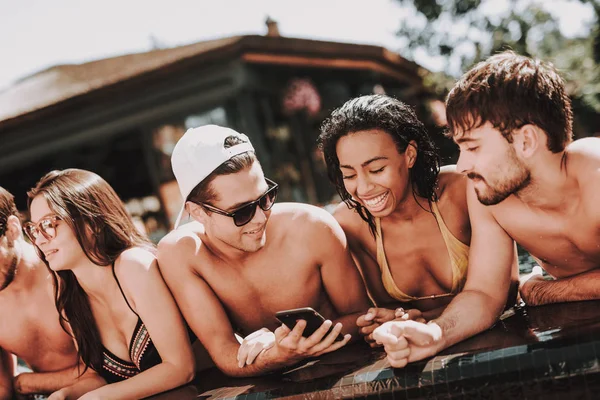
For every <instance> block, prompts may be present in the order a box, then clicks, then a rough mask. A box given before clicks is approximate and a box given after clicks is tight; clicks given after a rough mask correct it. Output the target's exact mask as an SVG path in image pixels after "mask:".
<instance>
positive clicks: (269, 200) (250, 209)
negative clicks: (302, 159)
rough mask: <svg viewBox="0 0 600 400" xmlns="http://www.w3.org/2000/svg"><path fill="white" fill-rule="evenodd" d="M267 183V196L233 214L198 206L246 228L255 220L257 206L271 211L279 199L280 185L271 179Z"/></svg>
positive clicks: (205, 205)
mask: <svg viewBox="0 0 600 400" xmlns="http://www.w3.org/2000/svg"><path fill="white" fill-rule="evenodd" d="M265 181H267V184H268V185H269V189H267V191H266V192H265V194H263V195H262V196H260V197H259V198H258V199H256V200H254V201H251V202H250V203H247V204H244V205H243V206H241V207H239V208H237V209H235V210H233V211H231V212H227V211H225V210H221V209H220V208H217V207H213V206H211V205H210V204H206V203H198V204H199V205H200V206H202V207H204V208H206V209H207V210H209V211H212V212H214V213H217V214H221V215H225V216H227V217H231V218H233V223H234V224H235V226H244V225H246V224H247V223H248V222H250V221H252V218H254V215H255V214H256V207H257V206H258V207H260V208H261V209H262V210H263V211H269V210H270V209H271V207H273V204H275V199H276V198H277V190H278V189H279V185H278V184H277V183H275V182H273V181H272V180H270V179H269V178H265Z"/></svg>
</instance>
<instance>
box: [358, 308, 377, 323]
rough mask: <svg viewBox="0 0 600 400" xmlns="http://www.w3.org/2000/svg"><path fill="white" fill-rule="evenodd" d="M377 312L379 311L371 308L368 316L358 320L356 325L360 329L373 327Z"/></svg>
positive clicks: (362, 316) (365, 315)
mask: <svg viewBox="0 0 600 400" xmlns="http://www.w3.org/2000/svg"><path fill="white" fill-rule="evenodd" d="M376 310H377V309H376V308H373V307H372V308H369V310H368V311H367V313H366V314H364V315H361V316H360V317H358V319H357V320H356V325H357V326H359V327H362V326H369V325H371V324H372V323H373V322H372V321H373V318H375V314H376Z"/></svg>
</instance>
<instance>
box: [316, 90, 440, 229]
mask: <svg viewBox="0 0 600 400" xmlns="http://www.w3.org/2000/svg"><path fill="white" fill-rule="evenodd" d="M370 129H380V130H382V131H384V132H387V133H388V134H389V135H390V136H391V137H392V139H393V140H394V142H395V143H396V148H397V149H398V152H399V153H404V152H405V151H406V148H407V147H408V146H409V145H411V144H410V142H411V141H413V140H414V141H415V143H416V148H417V150H418V151H417V159H416V161H415V164H414V165H413V167H412V168H411V169H410V172H409V179H410V182H409V184H410V185H411V186H412V192H413V196H414V197H415V199H416V196H419V197H422V198H425V199H427V200H429V201H430V202H431V201H436V200H437V196H436V188H437V181H438V174H439V172H440V156H439V154H438V151H437V148H436V147H435V145H434V143H433V141H432V140H431V137H430V136H429V134H428V133H427V130H426V129H425V125H423V123H422V122H421V121H419V119H418V118H417V115H416V114H415V112H414V110H413V109H412V108H411V107H410V106H408V105H407V104H404V103H403V102H401V101H399V100H397V99H395V98H393V97H389V96H386V95H368V96H361V97H357V98H354V99H352V100H348V101H347V102H346V103H345V104H344V105H343V106H341V107H340V108H337V109H336V110H334V111H333V112H332V113H331V116H330V117H329V118H328V119H326V120H325V121H324V122H323V124H322V125H321V134H320V135H319V139H318V145H319V148H320V149H321V150H322V151H323V154H324V156H325V162H326V164H327V173H328V175H329V179H330V180H331V182H332V183H333V184H334V185H335V187H336V189H337V192H338V193H339V195H340V197H341V198H342V200H343V201H344V202H345V203H346V205H348V207H349V208H354V209H356V210H357V212H358V215H360V217H361V218H362V219H363V220H365V221H366V222H367V223H368V224H369V228H370V229H371V232H372V233H373V234H375V221H374V218H373V216H372V215H371V213H370V212H369V211H368V210H367V209H366V208H365V207H363V206H362V205H361V204H360V203H359V202H357V201H356V200H354V199H353V198H352V196H351V195H350V193H348V191H347V190H346V187H345V186H344V180H343V178H342V172H341V170H340V161H339V159H338V157H337V153H336V145H337V142H338V140H339V139H340V138H341V137H342V136H346V135H348V134H351V133H353V132H358V131H364V130H370Z"/></svg>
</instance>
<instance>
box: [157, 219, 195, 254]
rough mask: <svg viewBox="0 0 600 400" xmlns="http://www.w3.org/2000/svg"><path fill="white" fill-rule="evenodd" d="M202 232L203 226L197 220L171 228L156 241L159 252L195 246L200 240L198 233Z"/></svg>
mask: <svg viewBox="0 0 600 400" xmlns="http://www.w3.org/2000/svg"><path fill="white" fill-rule="evenodd" d="M203 233H204V227H203V226H202V224H201V223H199V222H195V221H194V222H190V223H188V224H185V225H182V226H181V227H179V229H175V230H172V231H171V232H169V233H168V234H167V235H165V236H164V237H163V238H162V239H161V240H160V242H159V243H158V252H159V254H160V253H161V252H164V251H167V250H168V251H173V250H178V251H179V250H182V249H185V248H188V247H196V245H198V244H199V242H201V240H200V235H202V234H203Z"/></svg>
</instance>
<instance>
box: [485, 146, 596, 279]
mask: <svg viewBox="0 0 600 400" xmlns="http://www.w3.org/2000/svg"><path fill="white" fill-rule="evenodd" d="M564 168H565V170H566V174H567V184H566V188H565V191H563V192H562V193H557V194H556V195H557V196H563V197H565V205H564V207H561V208H560V209H556V210H550V211H549V210H542V209H540V208H537V207H534V206H531V205H527V204H525V203H523V202H522V201H521V200H520V199H519V198H517V197H516V196H510V197H509V198H507V199H506V200H505V201H503V202H501V203H500V204H498V205H495V206H491V207H489V209H490V211H491V213H492V215H493V217H494V218H495V219H496V221H497V222H498V224H499V225H500V226H501V227H502V228H503V229H504V230H505V231H506V233H507V234H508V235H510V236H511V237H512V238H513V239H514V240H515V241H516V242H517V243H519V244H520V245H521V246H523V247H524V248H525V249H526V250H528V251H529V252H530V253H531V254H532V255H533V256H534V257H535V258H537V259H538V260H539V261H540V262H541V265H542V267H544V269H545V270H546V271H547V272H548V273H549V274H551V275H553V276H554V277H556V278H564V277H567V276H571V275H575V274H579V273H582V272H586V271H589V270H591V269H594V268H598V267H600V245H599V243H600V206H599V205H600V140H599V139H595V138H591V139H581V140H578V141H576V142H574V143H573V144H571V145H570V146H569V147H568V148H567V150H566V162H565V167H564Z"/></svg>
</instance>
